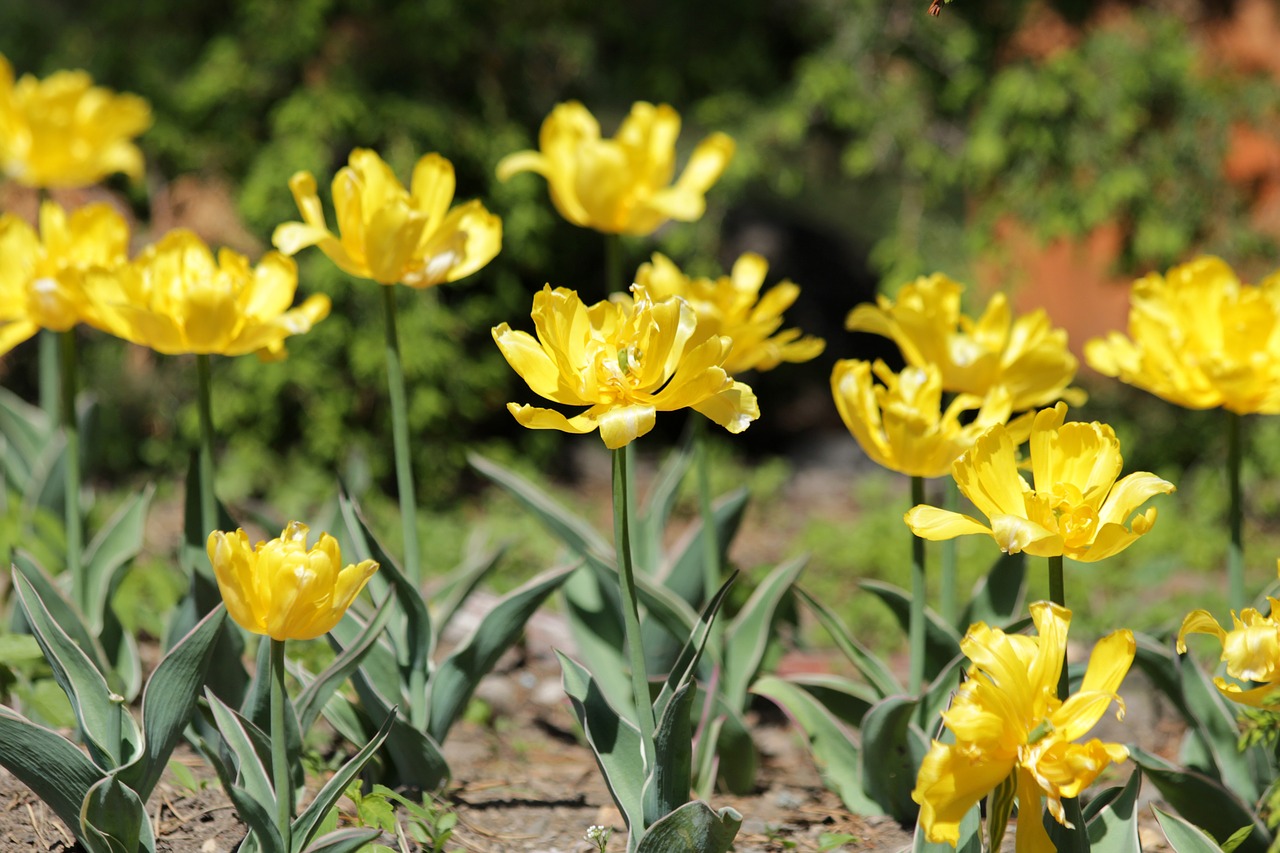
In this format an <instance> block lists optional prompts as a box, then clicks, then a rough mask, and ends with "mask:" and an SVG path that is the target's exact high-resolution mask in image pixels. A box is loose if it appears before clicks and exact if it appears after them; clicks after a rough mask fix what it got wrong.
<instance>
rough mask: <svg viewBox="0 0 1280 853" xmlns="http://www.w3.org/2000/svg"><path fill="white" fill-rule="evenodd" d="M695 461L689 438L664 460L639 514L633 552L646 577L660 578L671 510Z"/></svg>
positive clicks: (637, 515) (634, 527) (633, 530)
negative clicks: (648, 575)
mask: <svg viewBox="0 0 1280 853" xmlns="http://www.w3.org/2000/svg"><path fill="white" fill-rule="evenodd" d="M692 458H693V456H692V453H691V452H690V449H689V442H688V440H687V439H686V440H685V441H684V442H682V443H681V446H680V447H678V448H676V449H675V450H673V451H672V452H671V453H669V454H668V455H667V458H666V459H664V460H663V462H662V467H661V468H659V469H658V474H657V476H656V477H654V479H653V485H652V486H650V488H649V496H648V500H646V501H645V503H644V506H643V507H641V508H640V511H639V512H638V513H636V519H635V525H634V526H633V528H632V535H631V550H632V552H633V553H634V554H635V561H636V565H637V567H639V569H640V571H642V572H644V573H646V574H651V575H655V576H656V575H657V573H658V567H659V563H660V562H661V559H662V546H663V539H664V537H665V536H666V532H667V523H668V522H669V521H670V520H671V511H672V510H673V509H674V508H675V505H676V496H677V495H678V494H679V492H680V483H681V481H682V480H684V475H685V474H686V473H687V472H688V471H689V462H690V461H691V460H692Z"/></svg>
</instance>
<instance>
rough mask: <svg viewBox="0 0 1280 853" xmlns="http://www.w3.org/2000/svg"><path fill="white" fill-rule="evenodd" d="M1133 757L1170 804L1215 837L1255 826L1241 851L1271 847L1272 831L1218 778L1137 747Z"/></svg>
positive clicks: (1258, 852) (1253, 852)
mask: <svg viewBox="0 0 1280 853" xmlns="http://www.w3.org/2000/svg"><path fill="white" fill-rule="evenodd" d="M1129 757H1130V758H1132V759H1133V761H1134V763H1135V764H1137V765H1138V766H1139V767H1141V768H1142V772H1143V774H1145V775H1146V777H1147V778H1148V779H1150V780H1151V781H1152V783H1153V784H1154V785H1155V786H1156V787H1157V788H1159V789H1160V794H1161V795H1162V796H1163V797H1164V799H1165V801H1166V802H1168V803H1169V805H1171V806H1173V807H1174V808H1175V809H1177V810H1178V812H1179V813H1180V814H1181V815H1182V816H1183V817H1185V818H1187V819H1188V820H1190V821H1191V822H1193V823H1194V824H1196V825H1197V826H1202V827H1204V828H1205V830H1206V831H1208V832H1209V833H1210V834H1211V835H1213V837H1215V838H1228V837H1230V836H1231V835H1232V834H1233V833H1234V832H1236V830H1238V829H1240V827H1242V826H1249V825H1252V826H1253V827H1254V831H1253V832H1252V833H1251V834H1250V835H1249V837H1248V838H1247V839H1245V841H1244V843H1243V844H1241V845H1240V847H1239V848H1238V849H1239V850H1240V851H1241V853H1265V851H1266V850H1267V848H1268V847H1269V846H1270V844H1271V833H1270V832H1268V831H1267V828H1266V827H1265V826H1264V825H1263V824H1262V822H1261V821H1260V820H1258V817H1257V815H1255V814H1254V813H1253V810H1252V809H1250V808H1249V807H1248V805H1246V804H1245V803H1244V802H1243V801H1241V799H1240V798H1239V797H1237V796H1236V795H1235V793H1234V792H1232V791H1230V790H1229V789H1227V788H1225V787H1223V785H1222V783H1221V782H1219V781H1218V780H1216V779H1212V778H1210V777H1208V776H1205V775H1204V774H1203V773H1198V772H1196V771H1194V770H1188V769H1186V768H1185V767H1176V766H1174V765H1172V764H1170V763H1169V762H1167V761H1165V760H1164V759H1162V758H1160V757H1158V756H1155V755H1152V754H1151V753H1149V752H1147V751H1146V750H1143V749H1141V748H1139V747H1136V746H1131V747H1129Z"/></svg>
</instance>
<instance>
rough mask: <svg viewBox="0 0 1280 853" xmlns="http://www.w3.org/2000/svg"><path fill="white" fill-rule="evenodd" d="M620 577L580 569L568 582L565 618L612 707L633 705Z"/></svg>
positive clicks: (565, 598) (603, 572) (579, 651)
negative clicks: (620, 600)
mask: <svg viewBox="0 0 1280 853" xmlns="http://www.w3.org/2000/svg"><path fill="white" fill-rule="evenodd" d="M616 578H617V576H616V575H612V574H610V573H608V572H607V570H602V569H601V568H599V567H597V566H593V565H590V564H588V565H586V566H583V567H582V568H580V569H578V570H577V571H576V572H575V573H574V574H572V575H571V576H570V577H569V579H568V580H567V581H565V584H564V587H563V591H564V605H565V619H566V621H567V622H568V624H569V630H570V632H571V633H572V635H573V641H574V645H575V646H576V647H577V650H578V655H579V656H580V657H581V658H582V660H583V661H584V662H585V664H586V667H587V669H589V670H591V672H593V673H596V674H597V676H596V681H597V684H598V686H599V688H600V690H601V692H603V693H604V695H605V696H607V697H608V698H609V701H610V702H612V703H613V704H615V705H617V706H619V707H622V708H625V707H627V706H628V705H630V704H631V679H630V678H629V677H628V675H627V673H628V672H629V671H630V668H631V664H630V662H629V661H628V660H627V657H626V655H625V654H624V649H625V648H626V646H625V643H626V637H625V636H624V634H623V629H622V610H621V609H620V608H621V604H620V603H619V601H618V586H617V581H616Z"/></svg>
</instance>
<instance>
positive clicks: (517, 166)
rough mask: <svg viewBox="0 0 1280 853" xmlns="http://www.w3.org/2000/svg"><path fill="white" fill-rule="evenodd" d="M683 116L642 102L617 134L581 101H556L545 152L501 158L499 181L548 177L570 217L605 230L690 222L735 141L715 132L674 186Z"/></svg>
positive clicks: (545, 131) (543, 137) (546, 125)
mask: <svg viewBox="0 0 1280 853" xmlns="http://www.w3.org/2000/svg"><path fill="white" fill-rule="evenodd" d="M679 135H680V114H679V113H677V112H676V111H675V110H674V109H672V108H671V107H669V106H667V105H666V104H659V105H658V106H654V105H653V104H648V103H645V102H643V101H640V102H637V103H636V104H634V105H632V107H631V113H630V115H628V116H627V117H626V118H625V119H624V120H623V122H622V125H621V127H619V128H618V133H617V135H616V136H614V137H613V138H612V139H601V138H600V124H599V123H598V122H597V121H596V119H595V117H594V116H593V115H591V113H590V112H588V111H587V108H586V107H584V106H583V105H582V104H580V103H578V102H577V101H569V102H568V103H563V104H558V105H557V106H556V107H555V109H553V110H552V111H551V115H549V116H547V118H546V120H545V121H543V123H542V130H541V132H540V133H539V135H538V145H539V147H540V149H541V150H540V151H518V152H516V153H515V154H509V155H507V156H506V157H504V158H502V161H501V162H500V163H498V178H499V179H500V180H503V181H505V180H507V179H508V178H510V177H511V176H512V175H515V174H516V173H518V172H536V173H537V174H539V175H542V176H543V177H544V178H546V179H547V187H548V189H549V191H550V193H551V203H552V204H554V205H555V208H556V210H558V211H559V212H560V215H561V216H563V217H564V218H565V219H567V220H569V221H570V222H572V223H573V224H574V225H579V226H581V227H583V228H594V229H595V230H596V231H603V232H605V233H607V234H633V235H637V236H643V235H646V234H652V233H653V232H654V231H656V230H657V229H658V226H660V225H662V224H663V223H664V222H666V221H667V220H669V219H676V220H679V221H681V222H692V221H694V220H696V219H698V218H699V217H700V216H702V213H703V210H704V209H705V208H706V199H705V196H706V193H707V190H708V189H710V188H711V185H712V184H714V183H715V182H716V181H717V180H718V179H719V178H720V174H721V173H722V172H723V171H724V169H725V166H727V165H728V164H729V160H730V158H732V157H733V150H734V144H733V140H732V139H730V138H729V137H728V136H726V135H725V134H723V133H713V134H711V135H710V136H708V137H707V138H706V139H704V140H702V142H700V143H698V147H697V148H695V149H694V151H693V156H692V157H690V158H689V163H688V165H687V166H685V169H684V172H683V173H681V175H680V177H679V179H677V180H676V182H675V183H674V184H673V183H671V180H672V178H673V177H674V176H675V170H676V138H677V137H678V136H679Z"/></svg>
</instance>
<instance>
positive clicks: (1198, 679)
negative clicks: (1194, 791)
mask: <svg viewBox="0 0 1280 853" xmlns="http://www.w3.org/2000/svg"><path fill="white" fill-rule="evenodd" d="M1178 663H1179V671H1180V672H1181V674H1182V695H1183V696H1185V697H1186V700H1187V706H1188V707H1189V708H1190V709H1191V712H1192V714H1194V715H1195V725H1194V728H1193V734H1194V735H1195V736H1197V737H1199V738H1200V739H1201V740H1202V744H1201V745H1202V747H1203V748H1204V749H1205V750H1206V751H1207V752H1208V753H1209V755H1210V756H1211V758H1212V761H1213V763H1214V767H1213V768H1212V769H1213V770H1215V771H1216V772H1217V773H1218V775H1219V777H1220V778H1221V780H1222V784H1223V785H1224V786H1225V787H1226V788H1228V789H1229V790H1231V791H1232V792H1234V793H1235V794H1236V796H1238V797H1240V799H1242V800H1244V801H1245V802H1255V801H1256V800H1257V799H1258V798H1259V797H1260V796H1262V791H1263V789H1264V788H1265V787H1266V785H1267V781H1268V780H1269V778H1270V777H1271V776H1272V773H1271V770H1270V768H1269V766H1268V763H1267V759H1266V755H1265V754H1264V752H1263V750H1262V748H1261V747H1258V746H1252V747H1250V748H1248V749H1246V750H1244V751H1243V752H1241V751H1240V749H1239V748H1238V746H1237V744H1236V741H1237V739H1238V738H1239V735H1240V729H1239V726H1238V724H1237V723H1236V711H1235V709H1234V708H1232V707H1231V703H1229V702H1228V701H1227V700H1226V699H1224V698H1223V696H1222V694H1221V693H1220V692H1219V691H1218V688H1217V687H1216V686H1214V684H1213V682H1212V681H1211V680H1210V679H1209V676H1208V675H1206V674H1205V672H1204V670H1203V669H1201V668H1200V665H1199V664H1197V663H1196V662H1195V659H1194V658H1193V657H1192V656H1191V655H1182V656H1181V659H1180V660H1179V662H1178Z"/></svg>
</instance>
